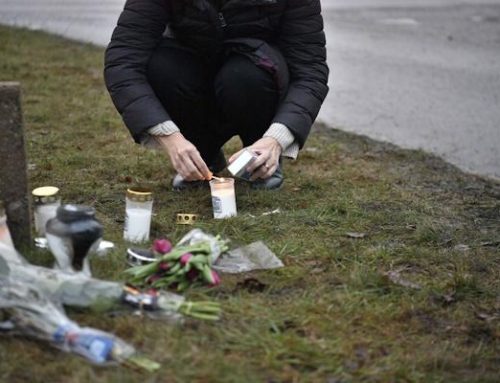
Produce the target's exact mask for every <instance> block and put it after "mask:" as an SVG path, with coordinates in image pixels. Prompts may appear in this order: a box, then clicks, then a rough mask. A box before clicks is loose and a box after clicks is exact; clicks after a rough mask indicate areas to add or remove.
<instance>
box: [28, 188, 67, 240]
mask: <svg viewBox="0 0 500 383" xmlns="http://www.w3.org/2000/svg"><path fill="white" fill-rule="evenodd" d="M33 198H34V200H35V210H34V215H35V230H36V232H37V234H38V235H39V236H41V237H43V236H45V226H46V225H47V222H48V221H49V220H50V219H52V218H54V217H55V216H56V212H57V208H58V207H59V206H61V199H60V198H59V189H58V188H56V187H55V186H42V187H39V188H36V189H34V190H33Z"/></svg>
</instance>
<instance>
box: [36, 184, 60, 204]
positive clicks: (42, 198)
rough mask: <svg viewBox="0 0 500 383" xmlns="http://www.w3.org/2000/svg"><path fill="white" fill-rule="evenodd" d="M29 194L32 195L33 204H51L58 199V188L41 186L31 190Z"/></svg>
mask: <svg viewBox="0 0 500 383" xmlns="http://www.w3.org/2000/svg"><path fill="white" fill-rule="evenodd" d="M31 193H32V194H33V197H34V200H35V203H37V204H44V203H52V202H56V201H57V200H58V199H59V197H58V194H59V188H57V187H55V186H42V187H39V188H36V189H33V191H32V192H31Z"/></svg>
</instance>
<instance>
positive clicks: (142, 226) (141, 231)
mask: <svg viewBox="0 0 500 383" xmlns="http://www.w3.org/2000/svg"><path fill="white" fill-rule="evenodd" d="M125 201H126V203H125V205H126V206H125V229H124V231H123V238H124V239H125V240H126V241H129V242H133V243H141V242H145V241H147V240H149V231H150V229H151V216H152V214H153V193H152V192H151V191H150V190H149V189H145V188H130V189H128V190H127V197H126V200H125Z"/></svg>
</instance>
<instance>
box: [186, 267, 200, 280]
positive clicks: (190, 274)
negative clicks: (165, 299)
mask: <svg viewBox="0 0 500 383" xmlns="http://www.w3.org/2000/svg"><path fill="white" fill-rule="evenodd" d="M198 275H200V272H199V271H198V270H196V269H191V270H189V271H188V272H187V273H186V276H187V279H188V280H190V281H194V280H195V279H196V278H198Z"/></svg>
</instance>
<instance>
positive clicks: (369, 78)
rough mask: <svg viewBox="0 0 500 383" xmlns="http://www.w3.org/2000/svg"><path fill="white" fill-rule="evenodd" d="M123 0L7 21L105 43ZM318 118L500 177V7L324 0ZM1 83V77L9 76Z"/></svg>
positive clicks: (45, 9)
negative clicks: (326, 84)
mask: <svg viewBox="0 0 500 383" xmlns="http://www.w3.org/2000/svg"><path fill="white" fill-rule="evenodd" d="M123 3H124V1H123V0H102V1H99V0H85V1H84V0H0V23H4V24H10V25H22V26H28V27H30V28H33V29H43V30H47V31H50V32H53V33H57V34H61V35H64V36H67V37H70V38H73V39H77V40H82V41H88V42H93V43H96V44H98V45H105V44H106V43H107V42H108V40H109V36H110V35H111V32H112V30H113V27H114V24H115V22H116V18H117V16H118V14H119V12H120V10H121V8H122V6H123ZM323 10H324V11H323V14H324V18H325V28H326V32H327V38H328V55H329V59H328V60H329V64H330V67H331V70H332V74H331V79H330V86H331V92H330V94H329V96H328V99H327V101H326V102H325V104H324V107H323V109H322V111H321V113H320V117H319V120H320V121H322V122H325V123H327V124H328V125H331V126H335V127H340V128H342V129H344V130H347V131H352V132H355V133H360V134H365V135H368V136H370V137H372V138H375V139H379V140H384V141H389V142H392V143H395V144H397V145H399V146H402V147H405V148H421V149H424V150H426V151H428V152H432V153H434V154H437V155H440V156H441V157H443V158H444V159H446V160H447V161H449V162H451V163H453V164H456V165H458V166H459V167H461V168H462V169H464V170H467V171H471V172H474V173H478V174H482V175H487V176H492V177H496V178H500V0H490V1H482V0H323ZM0 76H1V75H0Z"/></svg>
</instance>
